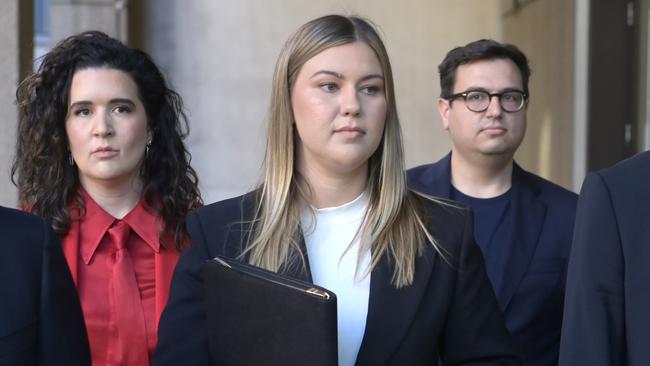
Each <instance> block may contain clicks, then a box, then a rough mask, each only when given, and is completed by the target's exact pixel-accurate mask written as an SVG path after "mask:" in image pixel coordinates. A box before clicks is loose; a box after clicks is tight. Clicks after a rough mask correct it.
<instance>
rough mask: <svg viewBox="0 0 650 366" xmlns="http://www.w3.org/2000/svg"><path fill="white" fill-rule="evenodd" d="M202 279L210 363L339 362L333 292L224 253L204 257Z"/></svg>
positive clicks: (318, 365)
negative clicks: (205, 259)
mask: <svg viewBox="0 0 650 366" xmlns="http://www.w3.org/2000/svg"><path fill="white" fill-rule="evenodd" d="M203 278H204V281H205V292H206V293H205V295H206V296H205V298H206V313H207V320H208V324H207V326H208V343H209V347H210V356H211V358H212V362H213V363H214V364H216V365H225V366H243V365H269V366H271V365H283V366H291V365H310V366H336V365H337V364H338V344H337V323H336V295H335V294H334V293H333V292H331V291H329V290H327V289H324V288H322V287H318V286H315V285H313V284H311V283H309V282H305V281H300V280H297V279H294V278H290V277H287V276H283V275H281V274H277V273H274V272H270V271H267V270H264V269H261V268H258V267H254V266H251V265H248V264H246V263H242V262H239V261H236V260H233V259H228V258H225V257H216V258H214V259H213V260H210V261H207V262H206V264H205V265H204V267H203Z"/></svg>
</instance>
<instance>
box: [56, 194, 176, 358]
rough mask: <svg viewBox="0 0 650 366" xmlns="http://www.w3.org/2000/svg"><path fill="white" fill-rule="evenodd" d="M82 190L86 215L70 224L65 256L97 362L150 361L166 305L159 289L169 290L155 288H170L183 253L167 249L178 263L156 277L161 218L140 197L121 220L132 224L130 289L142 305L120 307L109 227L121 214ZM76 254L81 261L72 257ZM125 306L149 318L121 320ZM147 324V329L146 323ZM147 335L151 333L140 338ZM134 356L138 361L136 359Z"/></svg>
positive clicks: (129, 244)
mask: <svg viewBox="0 0 650 366" xmlns="http://www.w3.org/2000/svg"><path fill="white" fill-rule="evenodd" d="M81 191H82V195H83V198H84V203H85V206H86V211H85V216H84V217H83V218H82V220H81V221H80V222H75V223H73V226H74V225H78V227H77V228H74V230H73V228H71V230H70V232H69V233H68V235H66V237H65V238H64V241H63V244H64V251H65V252H66V259H67V260H68V263H69V265H70V267H71V268H74V269H73V271H72V272H73V276H74V278H75V282H76V284H77V290H78V292H79V298H80V301H81V306H82V309H83V312H84V318H85V321H86V327H87V330H88V338H89V341H90V350H91V355H92V361H93V365H95V366H99V365H102V366H104V365H123V364H128V365H134V366H139V365H142V366H147V365H149V363H150V361H149V360H150V359H151V355H152V353H153V351H154V349H155V346H156V342H157V329H158V326H157V325H158V320H159V319H158V317H159V315H160V311H161V309H159V308H160V307H161V306H160V304H159V302H160V301H159V299H158V298H159V297H160V295H163V296H165V298H166V295H167V294H166V293H165V294H156V289H157V288H161V287H162V288H165V289H168V287H169V282H168V281H169V279H170V278H171V270H172V269H173V264H175V261H176V260H177V258H178V255H177V254H176V253H175V250H173V249H164V250H163V252H167V253H165V254H166V257H167V258H169V257H170V252H173V254H172V260H173V264H172V265H166V266H165V268H166V269H165V270H164V272H165V275H164V276H158V277H164V279H161V278H157V276H156V275H157V274H160V273H161V270H160V268H157V267H160V266H159V265H158V262H159V260H157V259H156V257H160V254H161V247H160V240H159V233H160V230H161V227H162V223H161V221H160V220H159V219H158V218H157V217H156V216H155V215H154V214H153V213H151V212H148V211H147V210H146V209H145V207H144V205H143V202H142V200H140V201H139V202H138V204H137V205H136V206H135V207H134V208H133V210H132V211H131V212H129V213H128V214H127V215H126V216H125V217H124V218H122V220H121V221H123V222H125V223H126V224H128V226H129V227H130V229H131V232H130V234H129V236H128V239H127V242H126V250H127V251H128V255H129V257H130V260H131V262H132V269H133V276H135V283H137V290H138V291H135V290H133V292H131V294H133V293H135V294H136V295H135V296H132V297H138V296H137V293H138V292H139V298H135V299H133V298H129V301H130V302H131V303H135V304H139V306H137V305H136V306H134V307H133V308H130V309H122V308H120V307H119V305H118V304H119V301H117V297H118V296H124V293H120V294H116V291H115V289H114V287H115V286H116V284H115V276H114V275H113V271H114V270H115V268H114V263H115V253H116V249H115V243H113V242H112V239H111V237H110V236H109V234H108V230H109V228H110V227H111V226H113V225H114V224H116V222H118V221H120V220H117V219H116V218H114V217H113V216H111V215H110V214H109V213H107V212H106V211H104V209H102V208H101V207H100V206H99V205H98V204H97V203H96V202H95V201H94V200H93V199H92V198H91V197H90V196H89V195H88V193H86V192H85V191H84V190H83V189H82V190H81ZM71 236H72V237H71ZM75 242H76V243H75ZM75 244H76V245H75ZM75 247H76V248H78V251H77V253H73V254H71V253H70V252H71V249H72V250H74V248H75ZM66 249H67V250H66ZM75 257H76V258H75ZM75 259H76V263H71V262H74V261H75ZM167 262H169V260H167ZM157 280H158V281H166V282H167V283H165V284H163V285H162V286H161V284H157V283H156V281H157ZM132 288H133V287H132ZM165 292H166V291H165ZM124 311H126V312H130V313H129V316H135V317H136V318H137V319H142V318H144V321H139V322H136V323H135V324H129V325H128V326H125V324H120V316H119V315H120V312H124ZM132 312H136V313H135V314H133V313H132ZM122 314H123V313H122ZM122 322H124V321H122ZM142 327H144V329H141V328H142ZM142 337H145V338H146V339H141V338H142ZM134 355H136V356H135V358H134ZM135 359H137V361H134V360H135Z"/></svg>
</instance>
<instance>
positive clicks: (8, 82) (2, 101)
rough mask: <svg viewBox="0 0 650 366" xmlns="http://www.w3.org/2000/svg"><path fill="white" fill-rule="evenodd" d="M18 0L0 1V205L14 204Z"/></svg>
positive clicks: (18, 71)
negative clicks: (0, 29) (13, 174)
mask: <svg viewBox="0 0 650 366" xmlns="http://www.w3.org/2000/svg"><path fill="white" fill-rule="evenodd" d="M18 14H19V0H3V1H0V24H2V31H1V32H0V205H3V206H9V207H15V206H16V189H15V187H14V186H13V184H11V181H10V169H11V159H12V158H13V155H14V141H15V139H16V121H17V118H18V113H17V109H16V106H15V104H14V100H15V99H16V98H15V92H16V85H17V83H18V78H19V73H20V66H19V59H20V53H19V42H18V28H19V22H18V19H19V16H18Z"/></svg>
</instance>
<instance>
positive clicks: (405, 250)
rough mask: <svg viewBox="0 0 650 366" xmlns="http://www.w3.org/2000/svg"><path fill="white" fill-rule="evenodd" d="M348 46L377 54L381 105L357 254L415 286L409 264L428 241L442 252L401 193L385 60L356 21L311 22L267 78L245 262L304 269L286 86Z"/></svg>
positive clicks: (376, 41)
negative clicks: (261, 153) (308, 66)
mask: <svg viewBox="0 0 650 366" xmlns="http://www.w3.org/2000/svg"><path fill="white" fill-rule="evenodd" d="M352 42H364V43H366V44H367V45H368V46H369V47H370V48H372V49H373V50H374V52H375V54H376V55H377V58H378V60H379V63H380V64H381V68H382V70H383V74H384V91H385V97H386V106H387V108H386V109H387V110H386V123H385V127H384V133H383V138H382V141H381V143H380V145H379V147H378V148H377V150H376V151H375V152H374V154H373V155H372V156H371V157H370V159H369V164H368V167H369V168H368V186H367V189H366V190H367V192H368V196H369V206H368V210H367V212H366V216H365V218H364V222H363V224H362V228H361V230H360V232H361V248H360V251H361V252H364V251H366V250H368V249H370V251H371V265H370V268H369V270H372V268H374V267H375V266H376V265H377V263H379V261H380V259H381V258H382V256H384V255H388V256H389V259H391V262H392V263H393V264H394V271H393V276H392V280H391V282H392V283H393V285H394V286H396V287H403V286H407V285H410V284H411V283H413V279H414V276H415V259H416V257H417V256H418V255H420V254H421V252H422V250H423V249H424V246H425V245H427V242H428V243H429V244H430V245H433V246H434V248H435V249H436V250H437V251H438V252H440V249H439V247H438V246H437V244H436V242H435V240H434V239H433V237H432V236H431V235H430V233H429V232H428V231H427V228H426V219H425V217H426V212H425V209H424V205H423V203H422V199H421V198H420V197H419V196H417V195H416V194H415V193H413V192H411V191H409V190H408V188H407V186H406V177H405V175H404V152H403V148H402V132H401V128H400V124H399V119H398V116H397V108H396V105H395V95H394V85H393V76H392V71H391V66H390V61H389V59H388V54H387V52H386V49H385V48H384V45H383V42H382V41H381V38H380V37H379V35H378V34H377V32H376V31H375V29H374V28H373V26H372V25H370V24H369V22H367V21H366V20H364V19H361V18H357V17H346V16H341V15H327V16H323V17H320V18H317V19H314V20H312V21H310V22H308V23H306V24H304V25H303V26H302V27H300V28H299V29H298V30H297V31H296V32H295V33H294V34H293V35H292V36H291V37H289V39H288V40H287V42H286V43H285V45H284V47H283V48H282V51H281V52H280V56H279V57H278V61H277V64H276V66H275V72H274V75H273V86H272V94H271V105H270V113H269V114H270V116H269V123H268V130H267V145H266V156H265V159H264V177H263V181H262V183H261V184H260V186H259V189H258V193H257V206H256V212H255V216H254V219H253V229H252V233H251V235H250V236H249V238H248V243H247V246H246V250H245V251H244V254H243V255H245V254H248V255H249V259H248V260H249V262H250V263H251V264H253V265H256V266H259V267H263V268H266V269H269V270H272V271H276V272H277V271H281V270H283V269H285V268H288V267H292V266H295V265H296V264H298V265H302V266H303V268H305V259H304V255H303V253H302V252H301V245H300V243H299V240H301V231H300V228H299V221H300V220H299V214H300V199H301V196H302V194H301V192H300V188H299V184H298V179H299V175H298V173H297V171H296V168H295V153H296V148H295V136H294V134H295V131H294V126H293V111H292V108H291V87H292V85H293V84H294V82H295V80H296V77H297V76H298V72H299V71H300V68H301V67H302V65H304V64H305V62H307V61H308V60H309V59H311V58H312V57H314V56H315V55H317V54H318V53H320V52H322V51H323V50H325V49H327V48H331V47H336V46H340V45H343V44H348V43H352ZM441 254H442V253H441Z"/></svg>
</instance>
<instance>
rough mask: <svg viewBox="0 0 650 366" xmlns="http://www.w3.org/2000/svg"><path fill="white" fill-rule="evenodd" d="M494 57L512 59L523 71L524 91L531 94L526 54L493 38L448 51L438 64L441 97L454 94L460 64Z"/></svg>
mask: <svg viewBox="0 0 650 366" xmlns="http://www.w3.org/2000/svg"><path fill="white" fill-rule="evenodd" d="M493 59H510V60H512V62H514V63H515V65H517V67H518V68H519V72H520V73H521V82H522V84H523V87H524V93H526V94H529V93H528V79H529V78H530V66H529V65H528V58H526V55H524V53H523V52H521V50H519V48H517V47H516V46H514V45H511V44H505V43H499V42H497V41H494V40H491V39H481V40H478V41H474V42H470V43H468V44H466V45H465V46H462V47H456V48H454V49H452V50H451V51H449V52H447V56H445V59H444V60H442V63H440V65H438V73H439V74H440V97H441V98H449V97H451V95H452V94H453V92H454V84H455V83H456V70H457V69H458V66H460V65H464V64H468V63H471V62H474V61H481V60H493Z"/></svg>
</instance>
